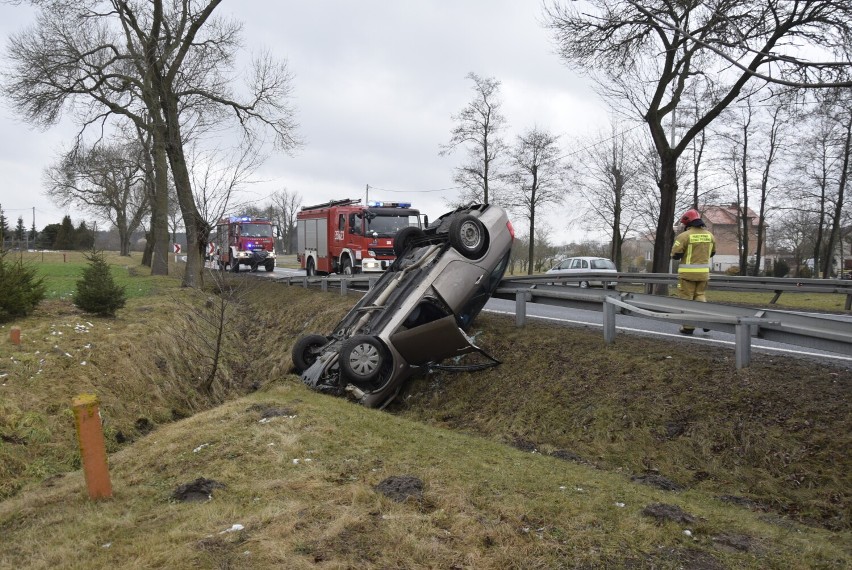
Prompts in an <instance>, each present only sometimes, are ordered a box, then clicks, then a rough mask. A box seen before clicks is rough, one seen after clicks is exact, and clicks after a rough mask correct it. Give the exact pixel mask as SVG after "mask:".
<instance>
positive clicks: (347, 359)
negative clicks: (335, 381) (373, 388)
mask: <svg viewBox="0 0 852 570" xmlns="http://www.w3.org/2000/svg"><path fill="white" fill-rule="evenodd" d="M386 359H387V352H386V351H385V347H384V346H383V345H382V343H381V342H380V341H379V340H378V339H377V338H376V337H374V336H370V335H364V334H359V335H355V336H353V337H352V338H349V339H347V340H345V341H344V342H343V345H342V346H341V347H340V369H341V370H342V371H343V374H344V376H346V377H347V378H349V379H350V380H352V381H353V382H355V383H368V382H372V381H374V380H375V379H376V378H378V377H379V375H380V374H381V372H382V367H383V366H384V364H385V360H386Z"/></svg>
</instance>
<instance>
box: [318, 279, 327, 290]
mask: <svg viewBox="0 0 852 570" xmlns="http://www.w3.org/2000/svg"><path fill="white" fill-rule="evenodd" d="M320 291H322V292H323V293H325V292H326V291H328V278H327V277H323V279H322V281H320Z"/></svg>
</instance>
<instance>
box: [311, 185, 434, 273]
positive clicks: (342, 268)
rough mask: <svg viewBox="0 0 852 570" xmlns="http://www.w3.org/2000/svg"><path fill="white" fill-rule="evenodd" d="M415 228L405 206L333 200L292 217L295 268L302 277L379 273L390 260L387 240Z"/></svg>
mask: <svg viewBox="0 0 852 570" xmlns="http://www.w3.org/2000/svg"><path fill="white" fill-rule="evenodd" d="M411 226H414V227H418V228H419V227H421V222H420V212H419V211H418V210H416V209H413V208H411V204H409V203H405V202H373V201H370V202H369V203H368V204H367V205H366V206H364V205H363V204H361V200H360V199H358V200H352V199H346V200H336V201H332V202H327V203H325V204H318V205H316V206H307V207H304V208H302V209H301V211H299V213H298V214H296V229H297V243H298V253H297V256H298V258H299V263H300V265H301V266H302V268H303V269H305V271H306V272H307V274H308V275H316V274H318V273H341V274H352V273H359V272H364V273H369V272H382V271H384V270H385V269H387V268H388V267H389V266H390V264H391V263H393V261H394V259H396V256H395V255H394V249H393V238H394V236H395V235H396V233H397V232H398V231H399V230H401V229H402V228H406V227H411Z"/></svg>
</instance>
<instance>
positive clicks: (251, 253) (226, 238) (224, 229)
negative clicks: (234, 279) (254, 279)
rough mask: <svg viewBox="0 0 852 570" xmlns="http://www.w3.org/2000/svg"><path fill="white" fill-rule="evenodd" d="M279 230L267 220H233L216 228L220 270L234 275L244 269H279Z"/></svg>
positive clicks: (248, 218)
mask: <svg viewBox="0 0 852 570" xmlns="http://www.w3.org/2000/svg"><path fill="white" fill-rule="evenodd" d="M275 230H276V227H275V226H274V225H273V224H272V222H271V221H269V220H268V219H266V218H253V217H251V216H231V217H229V218H222V219H221V220H219V223H217V224H216V237H215V241H214V243H215V244H216V253H217V254H218V256H219V268H220V269H222V270H230V271H233V272H234V273H236V272H238V271H239V270H240V265H248V266H257V267H260V266H262V267H264V268H265V269H266V270H267V271H272V270H274V269H275V238H274V236H275Z"/></svg>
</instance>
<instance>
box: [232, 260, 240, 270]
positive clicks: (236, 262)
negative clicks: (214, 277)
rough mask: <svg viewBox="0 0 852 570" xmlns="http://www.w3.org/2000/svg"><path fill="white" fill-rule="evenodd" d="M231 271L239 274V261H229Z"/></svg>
mask: <svg viewBox="0 0 852 570" xmlns="http://www.w3.org/2000/svg"><path fill="white" fill-rule="evenodd" d="M231 271H233V272H234V273H239V272H240V262H239V261H237V260H233V261H231Z"/></svg>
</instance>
